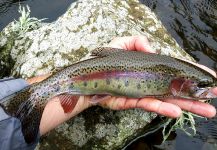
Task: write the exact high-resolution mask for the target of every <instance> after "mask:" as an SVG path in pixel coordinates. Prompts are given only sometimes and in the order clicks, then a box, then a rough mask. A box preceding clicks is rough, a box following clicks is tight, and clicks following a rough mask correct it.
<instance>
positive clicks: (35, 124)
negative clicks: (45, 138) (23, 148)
mask: <svg viewBox="0 0 217 150" xmlns="http://www.w3.org/2000/svg"><path fill="white" fill-rule="evenodd" d="M35 106H36V105H35V104H34V101H33V100H27V101H25V102H23V103H22V104H21V105H20V107H19V109H18V111H17V112H16V114H15V117H16V118H18V119H19V120H20V122H21V125H22V133H23V136H24V139H25V141H26V143H28V144H30V143H33V142H34V141H36V139H37V137H38V136H39V125H40V121H41V117H42V112H43V110H40V109H39V108H37V107H35Z"/></svg>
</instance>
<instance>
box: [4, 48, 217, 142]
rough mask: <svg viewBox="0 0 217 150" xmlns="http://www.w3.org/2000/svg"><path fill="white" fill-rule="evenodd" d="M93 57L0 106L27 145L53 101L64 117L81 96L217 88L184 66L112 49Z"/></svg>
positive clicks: (202, 92) (180, 93) (205, 94)
mask: <svg viewBox="0 0 217 150" xmlns="http://www.w3.org/2000/svg"><path fill="white" fill-rule="evenodd" d="M92 55H93V56H95V57H94V58H91V59H88V60H84V61H81V62H78V63H76V64H73V65H71V66H69V67H67V68H65V69H63V70H61V71H59V72H57V73H55V74H54V75H52V76H51V77H49V78H47V79H46V80H44V81H42V82H40V83H36V84H33V85H31V86H29V87H27V88H25V89H23V90H21V91H19V92H17V93H15V94H13V95H11V96H9V97H7V98H5V99H4V100H3V103H2V105H4V106H5V109H6V111H7V112H8V113H10V114H11V115H12V116H14V117H17V118H18V119H20V121H21V124H22V132H23V134H24V137H25V140H26V142H27V143H31V142H33V141H34V140H35V139H36V137H37V136H38V130H39V124H40V120H41V116H42V113H43V110H44V108H45V105H46V104H47V102H48V101H49V100H50V99H51V98H53V97H55V96H58V97H59V99H60V102H61V105H62V107H63V110H64V112H65V113H67V112H70V111H72V110H73V108H74V107H75V105H76V103H77V100H78V99H77V97H78V96H80V95H112V96H124V97H129V98H143V97H149V96H152V97H156V98H166V97H174V98H187V99H207V98H215V97H216V96H215V95H213V94H212V92H211V88H212V87H214V86H216V85H217V79H216V77H214V76H213V75H211V74H210V73H209V72H207V71H205V70H203V69H201V68H199V67H197V66H195V65H192V64H191V63H188V62H185V61H183V60H179V59H176V58H172V57H169V56H164V55H157V54H150V53H143V52H138V51H126V50H121V49H114V48H98V49H96V50H94V51H93V54H92ZM6 100H7V101H6ZM18 106H19V108H18Z"/></svg>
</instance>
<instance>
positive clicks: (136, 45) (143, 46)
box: [108, 36, 153, 53]
mask: <svg viewBox="0 0 217 150" xmlns="http://www.w3.org/2000/svg"><path fill="white" fill-rule="evenodd" d="M108 46H111V47H114V48H122V49H126V50H137V51H143V52H149V53H153V50H152V48H151V47H150V44H149V42H148V39H147V38H146V37H145V36H126V37H117V38H115V39H113V40H112V41H111V42H110V43H109V45H108Z"/></svg>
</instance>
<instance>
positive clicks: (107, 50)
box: [91, 47, 125, 57]
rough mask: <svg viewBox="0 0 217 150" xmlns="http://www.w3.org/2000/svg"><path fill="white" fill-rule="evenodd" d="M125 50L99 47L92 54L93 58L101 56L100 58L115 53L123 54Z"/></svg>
mask: <svg viewBox="0 0 217 150" xmlns="http://www.w3.org/2000/svg"><path fill="white" fill-rule="evenodd" d="M123 51H125V50H124V49H118V48H111V47H99V48H96V49H94V50H93V51H92V52H91V56H99V57H105V56H108V55H111V54H114V53H118V52H123Z"/></svg>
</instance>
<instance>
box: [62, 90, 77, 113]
mask: <svg viewBox="0 0 217 150" xmlns="http://www.w3.org/2000/svg"><path fill="white" fill-rule="evenodd" d="M58 98H59V99H60V104H61V106H62V108H63V110H64V113H70V112H72V110H73V109H74V108H75V106H76V104H77V102H78V99H79V95H71V94H64V95H59V96H58Z"/></svg>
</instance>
